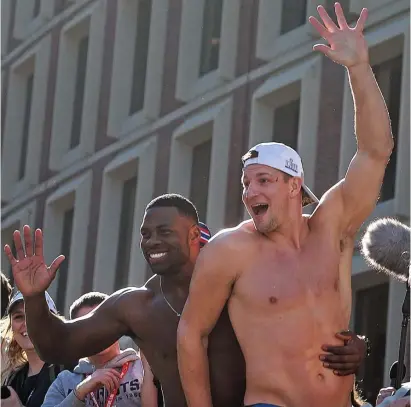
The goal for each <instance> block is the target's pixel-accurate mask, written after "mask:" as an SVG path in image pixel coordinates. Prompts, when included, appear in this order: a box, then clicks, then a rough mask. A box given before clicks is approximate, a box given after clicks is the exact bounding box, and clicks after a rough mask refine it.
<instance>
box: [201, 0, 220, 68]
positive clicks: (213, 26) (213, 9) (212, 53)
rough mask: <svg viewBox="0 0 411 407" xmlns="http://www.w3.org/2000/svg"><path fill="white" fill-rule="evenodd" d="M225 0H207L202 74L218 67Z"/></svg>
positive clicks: (203, 33) (202, 42)
mask: <svg viewBox="0 0 411 407" xmlns="http://www.w3.org/2000/svg"><path fill="white" fill-rule="evenodd" d="M222 14H223V0H205V2H204V8H203V25H202V27H203V29H202V40H201V54H200V55H201V56H200V76H203V75H205V74H207V73H209V72H211V71H214V70H215V69H217V68H218V55H219V52H220V39H221V19H222Z"/></svg>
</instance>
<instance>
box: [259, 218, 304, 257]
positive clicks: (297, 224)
mask: <svg viewBox="0 0 411 407" xmlns="http://www.w3.org/2000/svg"><path fill="white" fill-rule="evenodd" d="M306 222H307V220H306V219H305V218H304V217H303V216H302V215H300V214H298V215H295V216H290V217H289V218H288V219H287V220H286V221H283V222H282V226H280V227H278V228H277V229H276V230H275V231H273V232H271V233H268V234H266V236H267V237H268V238H269V239H270V240H272V241H274V242H277V243H278V244H284V245H291V246H292V247H294V248H295V249H298V250H299V249H300V248H301V244H302V242H303V240H304V239H305V237H306V234H307V232H308V230H307V228H306Z"/></svg>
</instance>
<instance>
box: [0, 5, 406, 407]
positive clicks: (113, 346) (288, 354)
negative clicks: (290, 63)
mask: <svg viewBox="0 0 411 407" xmlns="http://www.w3.org/2000/svg"><path fill="white" fill-rule="evenodd" d="M318 13H319V15H320V17H321V20H322V22H320V21H318V20H317V19H316V18H314V17H311V18H310V22H311V24H312V25H313V26H314V28H315V29H316V30H317V31H318V32H319V34H320V35H321V37H323V38H324V39H325V40H326V41H327V42H328V43H329V45H328V46H327V45H316V46H315V47H314V50H316V51H319V52H322V53H324V54H325V55H326V56H327V57H329V58H331V59H332V60H333V61H335V62H336V63H339V64H342V65H344V66H345V67H346V68H347V72H348V76H349V80H350V85H351V90H352V95H353V99H354V105H355V130H356V137H357V152H356V154H355V156H354V157H353V160H352V162H351V165H350V167H349V169H348V171H347V174H346V176H345V178H344V179H343V180H341V181H340V182H339V183H337V184H336V185H335V186H334V187H332V188H331V189H330V190H329V191H327V192H326V193H325V194H324V195H323V197H322V198H321V199H320V200H319V199H318V198H317V197H316V196H315V195H314V194H313V193H312V191H311V190H310V189H309V188H308V186H307V185H306V184H305V183H304V171H303V166H302V161H301V158H300V156H299V155H298V153H297V152H296V151H294V150H293V149H291V148H290V147H288V146H285V145H284V144H280V143H275V142H270V143H262V144H259V145H257V146H255V147H253V148H252V149H250V150H249V151H248V153H247V154H245V155H244V156H243V158H242V165H243V175H242V180H241V182H242V185H243V202H244V205H245V207H246V209H247V211H248V213H249V214H250V217H251V219H250V220H248V221H244V222H242V223H241V224H239V225H238V226H237V227H234V228H231V229H225V230H222V231H220V232H219V233H217V234H216V235H215V236H213V238H210V237H211V233H210V231H209V230H208V229H207V227H206V226H205V225H204V224H201V223H200V222H199V218H198V213H197V210H196V208H195V206H194V205H193V203H192V202H191V201H190V200H188V199H187V198H185V197H183V196H181V195H177V194H166V195H162V196H159V197H157V198H155V199H153V200H152V201H151V202H150V203H149V204H148V205H147V207H146V210H145V215H144V218H143V220H142V224H141V229H140V231H141V243H140V245H141V250H142V252H143V254H144V256H145V259H146V261H147V263H148V264H149V266H150V268H151V270H152V272H153V277H152V278H150V279H149V280H148V281H147V282H146V284H145V285H144V286H143V287H140V288H136V287H127V288H123V289H121V290H119V291H117V292H115V293H114V294H112V295H110V296H108V295H107V294H105V293H95V292H92V293H87V294H85V295H83V296H82V297H80V298H79V299H77V300H76V301H75V302H74V303H73V304H72V306H71V308H70V318H69V319H65V318H64V317H62V316H61V315H59V313H58V310H57V309H56V307H55V305H54V302H53V300H52V299H51V298H50V296H49V295H48V294H47V291H46V290H47V289H48V287H49V286H50V284H51V282H52V281H53V279H54V278H55V275H56V273H57V271H58V269H59V266H60V265H61V263H62V262H63V261H64V260H65V258H64V255H60V256H58V257H57V258H56V259H55V260H54V261H53V262H52V263H51V265H50V266H47V265H46V263H45V260H44V256H43V232H42V231H41V230H40V229H37V230H35V232H34V238H33V232H32V230H31V229H30V227H29V226H28V225H25V226H24V228H23V233H21V232H20V231H15V232H14V235H13V240H14V246H15V253H13V252H12V250H11V248H10V246H8V245H6V246H5V253H6V255H7V257H8V259H9V261H10V264H11V267H12V273H13V277H14V284H15V285H16V287H15V290H16V292H15V293H14V295H13V296H12V297H11V299H10V302H9V303H8V304H7V305H5V308H4V309H3V302H2V312H3V313H4V318H3V325H2V330H1V335H2V358H3V364H2V384H3V387H2V396H1V397H2V402H3V403H4V404H3V405H4V406H26V407H32V406H41V405H43V406H48V407H49V406H84V405H85V406H114V405H116V406H119V407H120V406H139V407H152V406H158V405H164V406H165V407H184V406H188V407H240V406H241V407H243V406H250V407H303V406H304V407H314V406H315V407H349V406H364V405H367V404H366V401H363V400H362V399H361V397H360V396H359V394H358V393H357V392H356V390H355V373H356V372H357V370H358V368H359V366H360V365H361V364H362V363H363V360H364V357H365V356H366V353H367V346H366V341H365V339H364V338H363V337H361V336H358V335H356V334H354V333H353V332H350V331H348V325H349V320H350V317H351V258H352V254H353V250H354V242H355V235H356V233H357V231H358V230H359V228H360V226H361V224H362V223H363V222H364V221H365V220H366V218H367V217H368V216H369V215H370V214H371V212H372V210H373V208H374V206H375V204H376V201H377V199H378V195H379V191H380V188H381V184H382V180H383V177H384V172H385V168H386V165H387V163H388V160H389V157H390V154H391V151H392V148H393V140H392V134H391V128H390V119H389V115H388V112H387V108H386V105H385V102H384V99H383V97H382V95H381V92H380V89H379V87H378V84H377V82H376V80H375V77H374V75H373V72H372V69H371V67H370V65H369V59H368V47H367V44H366V41H365V39H364V36H363V29H364V25H365V21H366V18H367V11H366V10H365V9H364V10H363V11H362V13H361V15H360V17H359V19H358V21H357V23H356V25H355V27H353V28H351V27H349V26H348V24H347V22H346V19H345V17H344V13H343V11H342V8H341V6H340V5H339V4H338V3H336V5H335V14H336V19H337V23H338V25H337V24H336V23H335V22H334V21H333V20H332V19H331V17H330V16H329V15H328V13H327V12H326V10H325V9H324V8H323V7H322V6H319V7H318ZM314 203H315V204H317V207H316V209H315V210H314V212H313V213H312V214H311V215H303V213H302V208H303V207H304V206H306V205H310V204H314ZM45 233H47V231H45ZM325 254H326V255H325ZM2 281H4V284H5V290H6V291H7V290H10V287H9V286H7V280H5V279H3V280H2ZM2 290H3V288H2ZM7 292H8V291H7ZM6 298H8V294H7V295H6ZM2 300H3V296H2ZM123 336H128V337H131V338H132V339H133V341H134V342H135V344H136V346H137V347H138V349H139V351H138V352H137V351H135V350H134V349H121V347H120V345H119V339H120V338H121V337H123ZM394 392H395V394H393V393H394ZM407 392H408V393H409V389H408V390H407V385H404V386H403V387H402V388H401V389H400V390H398V391H396V390H395V389H389V388H385V389H382V390H381V392H380V394H379V397H378V399H377V400H369V402H370V403H371V405H377V406H379V407H400V406H407V405H408V406H409V405H410V404H409V396H408V395H407ZM384 403H385V404H384ZM368 405H370V404H368Z"/></svg>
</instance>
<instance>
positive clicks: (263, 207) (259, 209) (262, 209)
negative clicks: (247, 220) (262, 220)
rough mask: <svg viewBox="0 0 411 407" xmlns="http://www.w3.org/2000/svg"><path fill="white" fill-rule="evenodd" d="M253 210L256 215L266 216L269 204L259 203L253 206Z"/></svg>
mask: <svg viewBox="0 0 411 407" xmlns="http://www.w3.org/2000/svg"><path fill="white" fill-rule="evenodd" d="M251 209H252V210H253V213H254V215H257V216H258V215H264V214H265V213H266V212H267V210H268V204H264V203H259V204H255V205H251Z"/></svg>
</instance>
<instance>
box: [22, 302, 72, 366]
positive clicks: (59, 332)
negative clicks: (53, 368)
mask: <svg viewBox="0 0 411 407" xmlns="http://www.w3.org/2000/svg"><path fill="white" fill-rule="evenodd" d="M24 303H25V312H26V323H27V333H28V335H29V337H30V339H31V341H32V342H33V344H34V346H35V348H36V351H37V352H38V354H39V356H40V357H41V359H42V360H43V361H45V362H49V363H71V362H72V360H68V359H66V356H67V349H65V347H64V340H65V339H66V338H67V332H66V329H65V324H64V322H63V321H62V320H61V319H60V318H59V317H57V316H55V315H53V314H52V313H51V312H50V311H49V308H48V305H47V302H46V299H45V296H44V294H41V295H36V296H32V297H25V298H24ZM63 349H64V351H63Z"/></svg>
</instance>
